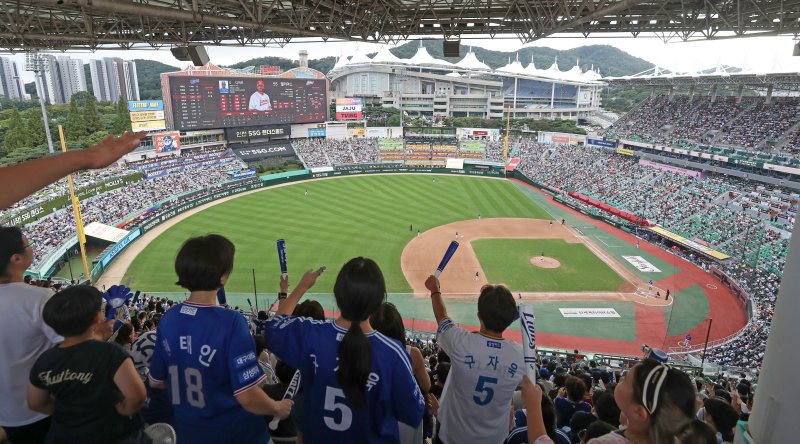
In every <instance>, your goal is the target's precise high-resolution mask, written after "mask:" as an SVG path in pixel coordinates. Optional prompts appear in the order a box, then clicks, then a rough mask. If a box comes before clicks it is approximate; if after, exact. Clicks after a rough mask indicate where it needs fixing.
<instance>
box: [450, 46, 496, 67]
mask: <svg viewBox="0 0 800 444" xmlns="http://www.w3.org/2000/svg"><path fill="white" fill-rule="evenodd" d="M456 66H458V67H459V68H464V69H486V70H489V69H492V68H490V67H489V65H487V64H485V63H483V62H481V61H480V60H478V58H477V57H476V56H475V53H474V52H472V48H469V52H468V53H467V55H465V56H464V58H463V59H461V60H459V61H458V62H457V63H456Z"/></svg>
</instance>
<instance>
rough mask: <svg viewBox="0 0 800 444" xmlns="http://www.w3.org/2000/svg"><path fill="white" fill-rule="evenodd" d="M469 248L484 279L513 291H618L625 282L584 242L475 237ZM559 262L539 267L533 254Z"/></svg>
mask: <svg viewBox="0 0 800 444" xmlns="http://www.w3.org/2000/svg"><path fill="white" fill-rule="evenodd" d="M472 248H473V249H474V250H475V253H476V254H477V256H478V260H479V261H480V263H481V267H482V268H483V271H484V272H485V273H486V279H487V280H488V281H489V282H495V283H504V284H505V285H506V286H508V287H509V288H510V289H511V290H512V291H514V292H517V291H617V289H618V288H619V286H620V285H622V284H623V283H624V282H625V281H624V280H623V279H622V277H620V276H619V275H618V274H617V273H616V272H614V270H612V269H611V268H609V267H608V265H606V264H605V262H603V261H602V260H600V258H598V257H597V256H595V254H594V253H592V252H591V251H590V250H589V249H588V248H586V246H585V245H583V244H570V243H567V242H565V241H563V240H561V239H477V240H474V241H472ZM542 253H544V255H545V256H547V257H551V258H553V259H556V260H557V261H559V262H561V266H560V267H558V268H540V267H537V266H535V265H533V264H531V262H530V260H531V258H532V257H538V256H540V255H541V254H542Z"/></svg>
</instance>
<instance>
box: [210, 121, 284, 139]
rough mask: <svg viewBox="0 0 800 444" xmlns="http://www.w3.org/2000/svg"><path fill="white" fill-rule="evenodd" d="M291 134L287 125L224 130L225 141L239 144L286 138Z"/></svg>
mask: <svg viewBox="0 0 800 444" xmlns="http://www.w3.org/2000/svg"><path fill="white" fill-rule="evenodd" d="M290 133H291V127H290V126H289V125H265V126H262V127H238V128H225V139H227V140H228V142H240V141H243V140H250V139H265V138H266V139H276V138H281V137H288V136H289V134H290Z"/></svg>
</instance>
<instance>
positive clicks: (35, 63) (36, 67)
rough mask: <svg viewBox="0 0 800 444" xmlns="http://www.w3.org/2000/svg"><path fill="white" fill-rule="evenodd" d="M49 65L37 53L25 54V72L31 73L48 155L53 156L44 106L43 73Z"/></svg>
mask: <svg viewBox="0 0 800 444" xmlns="http://www.w3.org/2000/svg"><path fill="white" fill-rule="evenodd" d="M49 68H50V65H49V64H48V63H47V60H46V59H45V57H44V56H42V55H41V54H39V53H38V52H28V53H25V70H26V71H33V79H34V81H35V84H36V95H37V96H39V106H40V107H41V108H42V121H44V134H45V138H46V139H47V149H48V150H49V151H50V155H51V156H52V155H53V154H54V151H53V139H52V138H51V137H50V121H49V120H48V119H47V109H46V108H45V105H44V94H42V92H43V91H44V73H45V72H46V71H48V70H49Z"/></svg>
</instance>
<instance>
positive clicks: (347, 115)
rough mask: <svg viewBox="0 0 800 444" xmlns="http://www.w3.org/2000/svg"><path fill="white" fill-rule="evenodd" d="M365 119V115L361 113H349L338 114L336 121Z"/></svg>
mask: <svg viewBox="0 0 800 444" xmlns="http://www.w3.org/2000/svg"><path fill="white" fill-rule="evenodd" d="M362 119H364V114H363V113H362V112H361V111H357V112H354V111H349V112H341V113H340V112H338V111H337V112H336V120H362Z"/></svg>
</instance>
